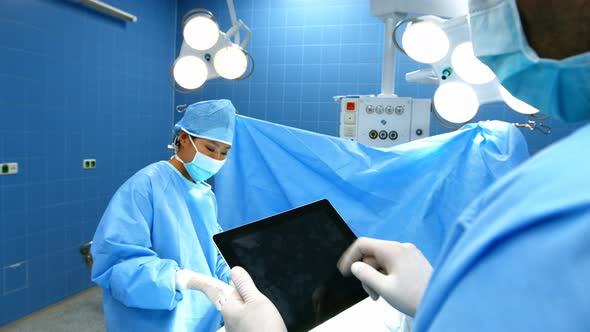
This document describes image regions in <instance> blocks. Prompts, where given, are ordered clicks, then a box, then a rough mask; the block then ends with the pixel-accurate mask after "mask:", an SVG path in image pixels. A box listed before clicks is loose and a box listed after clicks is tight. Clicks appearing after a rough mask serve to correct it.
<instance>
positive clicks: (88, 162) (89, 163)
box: [82, 159, 96, 169]
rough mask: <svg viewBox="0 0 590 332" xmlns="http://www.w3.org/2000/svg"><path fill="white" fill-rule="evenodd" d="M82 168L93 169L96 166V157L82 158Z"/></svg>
mask: <svg viewBox="0 0 590 332" xmlns="http://www.w3.org/2000/svg"><path fill="white" fill-rule="evenodd" d="M82 168H84V169H93V168H96V159H84V160H82Z"/></svg>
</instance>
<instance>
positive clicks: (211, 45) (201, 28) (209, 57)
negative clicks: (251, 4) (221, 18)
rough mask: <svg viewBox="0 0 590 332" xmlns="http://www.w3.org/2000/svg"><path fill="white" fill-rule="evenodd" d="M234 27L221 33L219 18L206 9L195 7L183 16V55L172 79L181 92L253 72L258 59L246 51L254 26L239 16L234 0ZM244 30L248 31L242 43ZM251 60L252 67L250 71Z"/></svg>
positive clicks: (241, 77)
mask: <svg viewBox="0 0 590 332" xmlns="http://www.w3.org/2000/svg"><path fill="white" fill-rule="evenodd" d="M227 5H228V9H229V13H230V18H231V22H232V26H231V27H230V29H229V30H228V31H227V32H225V33H224V32H221V31H220V30H219V25H218V24H217V21H216V20H215V17H214V16H213V14H212V13H211V12H209V11H208V10H205V9H201V8H197V9H192V10H190V11H189V12H188V13H186V14H185V15H184V17H183V23H182V29H183V41H182V45H181V47H180V54H179V55H178V58H177V59H176V61H175V62H174V65H173V66H172V67H171V69H170V72H169V75H168V81H169V83H170V85H171V86H172V88H174V90H176V91H177V92H179V93H192V92H194V91H195V90H196V89H198V88H199V87H201V86H202V85H203V84H204V83H205V82H206V81H207V80H211V79H215V78H219V77H223V78H225V79H231V80H242V79H246V78H248V77H249V76H250V75H252V73H253V71H254V59H253V58H252V56H251V55H250V54H249V53H248V52H247V51H246V50H245V47H246V46H247V45H248V43H249V42H250V35H251V33H250V29H249V28H248V27H247V26H246V24H244V22H242V20H238V18H237V17H236V13H235V9H234V5H233V0H227ZM240 32H245V34H244V38H243V40H242V41H241V42H240V37H241V36H240ZM248 59H250V63H251V69H250V72H249V73H247V74H246V70H247V69H248V64H249V61H248Z"/></svg>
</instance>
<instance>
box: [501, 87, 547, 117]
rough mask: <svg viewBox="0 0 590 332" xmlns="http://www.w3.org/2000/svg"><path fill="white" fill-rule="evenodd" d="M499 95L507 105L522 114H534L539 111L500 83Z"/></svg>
mask: <svg viewBox="0 0 590 332" xmlns="http://www.w3.org/2000/svg"><path fill="white" fill-rule="evenodd" d="M500 96H501V97H502V99H504V102H505V103H506V105H508V107H510V108H512V109H513V110H515V111H517V112H518V113H522V114H535V113H539V110H538V109H536V108H534V107H533V106H531V105H529V104H527V103H525V102H524V101H522V100H520V99H518V98H516V97H514V96H513V95H512V94H511V93H510V92H508V90H506V88H504V87H503V86H501V85H500Z"/></svg>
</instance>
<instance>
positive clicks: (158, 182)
mask: <svg viewBox="0 0 590 332" xmlns="http://www.w3.org/2000/svg"><path fill="white" fill-rule="evenodd" d="M170 172H171V170H170V166H168V165H166V161H159V162H156V163H153V164H150V165H148V166H146V167H144V168H142V169H141V170H139V171H138V172H137V173H135V174H134V175H133V176H131V177H130V178H129V179H128V180H127V181H126V182H125V184H124V185H123V186H122V187H121V189H123V190H131V191H140V192H151V191H153V189H154V188H155V187H162V186H164V187H165V186H167V185H168V182H169V178H170V176H169V173H170Z"/></svg>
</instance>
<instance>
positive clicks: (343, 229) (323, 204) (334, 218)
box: [213, 199, 366, 331]
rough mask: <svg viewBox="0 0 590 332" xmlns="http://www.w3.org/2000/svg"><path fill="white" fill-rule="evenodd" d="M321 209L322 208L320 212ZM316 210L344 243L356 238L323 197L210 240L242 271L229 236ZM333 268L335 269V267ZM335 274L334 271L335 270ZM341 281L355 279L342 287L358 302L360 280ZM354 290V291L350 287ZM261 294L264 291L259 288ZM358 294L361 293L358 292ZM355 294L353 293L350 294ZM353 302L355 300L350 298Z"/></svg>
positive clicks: (337, 309)
mask: <svg viewBox="0 0 590 332" xmlns="http://www.w3.org/2000/svg"><path fill="white" fill-rule="evenodd" d="M322 210H323V211H322ZM317 211H321V212H322V213H326V214H327V215H328V216H329V219H330V222H332V223H333V225H335V226H336V227H335V229H338V230H339V231H340V233H341V234H340V235H341V236H342V237H343V238H344V239H345V241H346V242H349V245H350V244H352V243H353V242H354V241H355V240H356V239H357V237H356V235H355V234H354V233H353V232H352V230H351V229H350V228H349V227H348V225H347V224H346V222H345V221H344V220H343V219H342V217H341V216H340V215H339V214H338V212H337V211H336V209H335V208H334V207H333V206H332V204H331V203H330V202H329V201H328V200H327V199H322V200H319V201H316V202H313V203H310V204H307V205H304V206H301V207H297V208H294V209H292V210H288V211H285V212H282V213H280V214H276V215H273V216H270V217H267V218H263V219H261V220H258V221H255V222H252V223H249V224H246V225H243V226H239V227H237V228H234V229H231V230H228V231H225V232H222V233H219V234H216V235H214V236H213V240H214V243H215V245H216V246H217V248H218V250H219V252H220V253H221V255H222V256H223V257H224V258H225V260H226V262H227V264H228V265H229V266H230V267H234V266H242V267H244V268H245V269H246V270H248V266H244V265H242V264H241V261H240V259H239V257H236V255H235V253H234V250H233V249H232V247H231V243H232V240H233V239H236V238H238V239H239V238H240V237H241V236H248V235H251V234H252V233H256V232H259V231H263V230H265V229H267V228H268V227H277V226H279V227H280V223H287V222H290V221H291V220H293V219H294V218H301V217H302V216H305V215H306V214H309V213H310V212H317ZM277 223H279V225H277ZM334 268H335V264H334ZM336 271H337V270H336ZM336 273H338V272H336ZM345 279H346V280H348V281H344V280H345ZM341 280H342V281H338V282H337V284H342V283H343V282H353V283H354V281H353V280H356V281H357V282H358V283H357V284H356V285H357V286H355V287H353V288H345V289H346V290H347V292H348V291H350V292H351V293H350V296H351V298H358V301H361V300H362V299H364V298H366V293H365V292H364V291H363V290H362V286H361V284H360V281H358V280H357V279H356V278H354V277H352V276H351V277H346V278H344V277H343V278H342V279H341ZM353 289H354V290H353ZM260 290H261V291H262V292H263V293H264V290H263V289H260ZM361 293H362V295H360V294H361ZM340 294H343V293H342V292H340ZM353 294H355V295H353ZM354 301H357V300H354ZM347 303H348V304H347V305H348V306H350V305H353V304H354V303H352V302H347ZM342 305H343V303H341V306H340V307H339V306H338V305H336V306H335V307H334V308H332V309H330V310H331V311H335V313H332V314H329V317H327V318H326V317H324V318H322V319H319V320H316V322H315V323H314V324H315V326H317V325H319V324H321V323H323V322H324V321H325V320H326V319H329V318H331V317H333V315H335V314H337V313H338V312H341V311H342V310H345V309H346V307H342ZM299 325H300V328H298V329H296V330H297V331H307V329H308V328H309V327H311V326H308V325H309V322H306V323H303V322H302V323H301V324H299ZM303 326H306V328H303Z"/></svg>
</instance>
